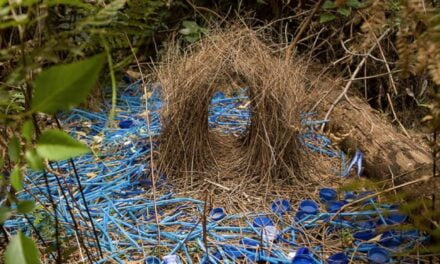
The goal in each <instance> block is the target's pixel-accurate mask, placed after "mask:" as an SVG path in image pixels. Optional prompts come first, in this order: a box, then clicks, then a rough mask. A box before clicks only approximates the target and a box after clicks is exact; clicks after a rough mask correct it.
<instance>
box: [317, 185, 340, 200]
mask: <svg viewBox="0 0 440 264" xmlns="http://www.w3.org/2000/svg"><path fill="white" fill-rule="evenodd" d="M337 198H338V193H337V192H336V191H335V190H333V189H332V188H322V189H321V190H319V199H320V200H321V202H323V203H326V202H330V201H334V200H336V199H337Z"/></svg>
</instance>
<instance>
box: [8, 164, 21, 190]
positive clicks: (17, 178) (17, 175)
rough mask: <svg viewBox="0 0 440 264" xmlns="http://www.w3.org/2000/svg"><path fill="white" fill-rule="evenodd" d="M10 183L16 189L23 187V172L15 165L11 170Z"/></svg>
mask: <svg viewBox="0 0 440 264" xmlns="http://www.w3.org/2000/svg"><path fill="white" fill-rule="evenodd" d="M11 185H12V187H14V189H15V190H16V191H21V189H23V172H22V171H21V169H20V168H19V167H17V166H15V168H14V169H13V170H12V172H11Z"/></svg>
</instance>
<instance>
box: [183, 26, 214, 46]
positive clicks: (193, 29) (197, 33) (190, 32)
mask: <svg viewBox="0 0 440 264" xmlns="http://www.w3.org/2000/svg"><path fill="white" fill-rule="evenodd" d="M182 26H183V28H182V29H181V30H179V33H180V34H182V35H183V36H185V40H186V41H188V42H190V43H193V42H196V41H197V40H199V39H200V38H201V37H202V35H203V34H206V33H207V32H208V30H207V29H206V28H203V27H200V26H199V25H198V24H197V23H196V22H195V21H183V22H182Z"/></svg>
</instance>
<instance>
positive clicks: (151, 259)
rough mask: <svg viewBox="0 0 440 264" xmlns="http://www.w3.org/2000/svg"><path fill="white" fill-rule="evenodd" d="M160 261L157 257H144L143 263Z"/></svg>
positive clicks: (154, 263) (149, 263)
mask: <svg viewBox="0 0 440 264" xmlns="http://www.w3.org/2000/svg"><path fill="white" fill-rule="evenodd" d="M161 262H162V261H160V259H159V258H158V257H153V256H150V257H147V258H146V259H145V264H160V263H161Z"/></svg>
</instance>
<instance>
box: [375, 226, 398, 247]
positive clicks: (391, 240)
mask: <svg viewBox="0 0 440 264" xmlns="http://www.w3.org/2000/svg"><path fill="white" fill-rule="evenodd" d="M403 240H404V237H403V236H402V233H401V232H398V231H394V230H389V231H386V232H384V233H383V234H382V235H381V236H380V240H379V243H380V244H381V245H382V246H384V247H390V248H391V247H398V246H400V244H402V242H403Z"/></svg>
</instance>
